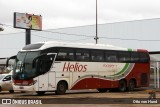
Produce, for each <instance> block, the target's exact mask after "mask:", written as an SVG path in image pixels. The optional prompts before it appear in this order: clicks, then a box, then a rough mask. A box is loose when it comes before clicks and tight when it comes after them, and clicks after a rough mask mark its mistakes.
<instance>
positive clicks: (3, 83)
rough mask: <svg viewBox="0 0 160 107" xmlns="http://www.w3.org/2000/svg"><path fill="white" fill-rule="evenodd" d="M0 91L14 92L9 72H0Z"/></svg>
mask: <svg viewBox="0 0 160 107" xmlns="http://www.w3.org/2000/svg"><path fill="white" fill-rule="evenodd" d="M0 91H9V92H10V93H14V90H13V86H12V79H11V73H9V74H0Z"/></svg>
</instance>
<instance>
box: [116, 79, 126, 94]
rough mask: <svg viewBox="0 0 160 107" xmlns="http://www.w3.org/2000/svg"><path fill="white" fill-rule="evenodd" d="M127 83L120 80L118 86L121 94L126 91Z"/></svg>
mask: <svg viewBox="0 0 160 107" xmlns="http://www.w3.org/2000/svg"><path fill="white" fill-rule="evenodd" d="M126 89H127V88H126V82H125V81H124V80H120V81H119V86H118V90H119V91H120V92H125V91H126Z"/></svg>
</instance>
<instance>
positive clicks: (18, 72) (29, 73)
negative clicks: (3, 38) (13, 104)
mask: <svg viewBox="0 0 160 107" xmlns="http://www.w3.org/2000/svg"><path fill="white" fill-rule="evenodd" d="M39 55H40V52H39V51H36V52H19V53H18V55H17V58H16V61H15V65H14V69H13V78H18V79H30V78H33V77H35V75H36V70H35V69H32V61H33V59H34V58H36V57H37V56H39Z"/></svg>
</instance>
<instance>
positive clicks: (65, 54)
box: [56, 49, 74, 61]
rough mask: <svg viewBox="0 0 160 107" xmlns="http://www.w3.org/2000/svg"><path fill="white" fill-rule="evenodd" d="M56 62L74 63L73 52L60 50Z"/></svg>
mask: <svg viewBox="0 0 160 107" xmlns="http://www.w3.org/2000/svg"><path fill="white" fill-rule="evenodd" d="M56 61H74V50H72V49H60V50H59V53H58V55H57V58H56Z"/></svg>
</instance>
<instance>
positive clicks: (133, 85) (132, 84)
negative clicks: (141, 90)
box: [128, 79, 136, 91]
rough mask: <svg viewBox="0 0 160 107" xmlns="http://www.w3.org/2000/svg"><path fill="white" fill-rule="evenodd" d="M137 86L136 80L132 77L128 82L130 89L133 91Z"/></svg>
mask: <svg viewBox="0 0 160 107" xmlns="http://www.w3.org/2000/svg"><path fill="white" fill-rule="evenodd" d="M135 87H136V82H135V80H133V79H131V80H130V81H129V84H128V91H133V90H134V88H135Z"/></svg>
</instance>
